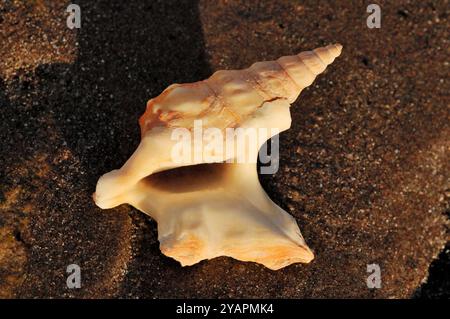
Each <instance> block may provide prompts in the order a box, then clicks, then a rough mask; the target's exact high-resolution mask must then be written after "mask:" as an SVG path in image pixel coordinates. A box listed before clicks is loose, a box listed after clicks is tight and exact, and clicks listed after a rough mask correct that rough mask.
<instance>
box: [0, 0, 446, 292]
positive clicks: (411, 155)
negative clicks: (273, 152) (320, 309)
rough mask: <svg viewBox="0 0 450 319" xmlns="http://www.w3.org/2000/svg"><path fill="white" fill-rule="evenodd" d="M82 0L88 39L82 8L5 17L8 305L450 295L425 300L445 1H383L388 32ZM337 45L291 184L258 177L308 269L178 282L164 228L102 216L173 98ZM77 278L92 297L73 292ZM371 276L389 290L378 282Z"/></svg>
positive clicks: (434, 246) (352, 23)
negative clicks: (222, 75) (288, 223)
mask: <svg viewBox="0 0 450 319" xmlns="http://www.w3.org/2000/svg"><path fill="white" fill-rule="evenodd" d="M76 3H78V4H79V5H80V7H81V10H82V12H81V17H82V26H81V29H79V30H76V29H74V30H70V29H69V28H67V26H66V18H67V15H68V14H67V13H66V7H67V5H68V4H69V3H68V2H67V3H64V2H57V1H35V2H29V3H28V2H27V4H24V3H20V2H1V4H0V43H1V44H2V45H1V46H0V56H2V59H1V60H0V76H1V80H0V107H1V112H0V117H1V130H0V139H1V140H2V143H1V144H0V154H1V156H0V160H1V161H0V178H1V181H2V188H1V193H0V200H1V202H0V210H1V211H0V298H1V297H3V298H10V297H83V298H92V297H125V298H137V297H139V298H150V297H157V298H159V297H170V298H173V297H180V298H183V297H212V298H215V297H283V298H303V297H307V298H324V297H337V298H340V297H356V298H381V297H411V296H413V295H414V294H416V296H417V295H420V296H424V297H430V296H445V295H446V294H447V296H448V291H446V290H445V289H448V288H445V287H448V286H449V285H448V276H444V275H441V277H439V275H437V276H438V278H442V280H441V281H439V280H438V281H437V282H436V281H435V280H434V279H433V278H435V277H436V276H434V277H433V276H431V277H430V279H433V280H434V281H433V280H431V282H430V284H433V285H437V286H439V285H440V284H442V281H445V280H447V281H446V283H444V284H442V285H441V286H440V288H439V287H438V288H436V289H433V288H427V289H425V290H424V292H423V293H422V294H421V293H420V292H419V293H417V291H418V288H419V287H420V286H421V284H422V283H423V281H424V280H425V279H426V278H427V277H428V269H429V266H430V264H431V262H432V261H433V259H434V258H435V257H437V256H438V254H439V253H440V252H441V251H442V250H443V247H444V245H445V243H446V242H447V241H448V240H449V233H448V216H446V214H445V212H446V209H448V204H449V201H450V163H449V161H448V158H449V157H450V139H449V136H450V124H449V123H450V109H449V105H450V103H449V102H450V99H449V95H448V92H449V90H450V87H449V84H448V47H449V43H448V39H449V38H450V37H449V25H448V21H447V17H448V8H447V5H446V4H445V1H444V2H438V3H434V2H433V3H428V2H422V1H416V2H415V3H412V2H409V1H397V2H395V4H394V3H392V2H389V3H387V2H386V3H384V2H383V3H381V8H382V25H381V28H380V29H369V28H368V27H367V25H366V18H367V16H368V13H366V5H363V4H361V5H353V4H350V3H347V2H346V1H340V2H338V3H335V2H333V3H331V2H330V3H328V4H327V3H318V2H317V1H302V2H297V1H276V2H275V1H273V2H269V1H255V2H252V5H251V6H250V5H249V4H248V2H247V4H245V1H200V3H198V2H197V1H184V2H183V3H179V2H178V1H152V2H148V3H146V2H143V1H134V0H133V1H127V2H124V1H118V0H113V1H111V0H109V1H81V0H80V1H77V2H76ZM335 42H339V43H342V44H343V46H344V51H343V54H342V56H341V57H340V58H339V59H337V60H336V62H335V63H333V65H331V66H330V67H329V68H328V70H327V72H325V74H323V75H321V76H320V77H319V78H318V79H317V80H316V82H315V83H314V85H312V86H311V87H309V88H308V89H306V90H305V91H304V92H302V94H301V96H300V98H299V99H298V101H297V102H296V103H295V104H294V105H293V108H292V117H293V125H292V128H291V129H290V130H289V131H287V132H285V133H283V134H282V135H281V137H280V144H281V145H280V148H281V162H280V169H279V171H278V172H277V173H276V174H275V175H274V176H261V182H262V184H263V186H264V188H265V189H266V191H267V192H268V193H269V195H270V196H271V197H272V198H273V199H274V200H275V202H276V203H277V204H279V205H281V206H282V207H283V208H284V209H286V210H288V211H289V212H290V213H291V214H292V215H293V216H295V217H296V219H297V221H298V223H299V225H300V228H301V229H302V233H303V235H304V237H305V238H306V240H307V242H308V244H309V246H310V247H311V248H312V249H313V250H314V252H315V255H316V259H315V260H314V261H313V262H312V263H311V264H309V265H301V264H297V265H292V266H290V267H287V268H285V269H282V270H279V271H270V270H268V269H266V268H264V267H263V266H261V265H258V264H253V263H243V262H238V261H235V260H232V259H230V258H226V257H221V258H217V259H214V260H210V261H204V262H201V263H200V264H197V265H195V266H192V267H185V268H181V267H180V266H179V264H178V263H177V262H175V261H174V260H172V259H170V258H167V257H165V256H163V255H162V254H161V253H160V251H159V248H158V242H157V240H156V237H157V233H156V224H155V222H154V221H153V220H151V219H150V218H149V217H146V216H145V215H143V214H142V213H140V212H138V211H136V210H135V209H133V208H131V207H130V206H121V207H118V208H116V209H112V210H108V211H102V210H101V209H99V208H97V207H96V206H95V205H94V203H93V201H92V199H91V194H92V193H93V191H94V189H95V183H96V181H97V179H98V177H99V176H100V175H101V174H103V173H105V172H107V171H110V170H111V169H114V168H117V167H119V166H120V165H121V164H122V163H123V162H124V161H125V160H126V159H127V158H128V157H129V155H130V154H131V153H132V152H133V151H134V149H135V147H136V146H137V144H138V142H139V127H138V125H137V119H138V116H139V115H140V114H142V112H143V111H144V109H145V104H146V101H147V100H148V99H149V98H150V97H153V96H155V95H157V94H159V93H160V92H161V91H162V90H163V89H164V88H165V87H166V86H168V85H170V84H172V83H175V82H178V83H182V82H192V81H197V80H201V79H203V78H206V77H208V76H209V75H210V74H211V73H212V72H213V71H214V70H217V69H231V68H243V67H246V66H248V65H250V64H252V63H253V62H255V61H260V60H267V59H275V58H278V57H280V56H283V55H288V54H293V53H298V52H300V51H304V50H308V49H313V48H316V47H319V46H322V45H326V44H329V43H335ZM446 254H448V253H443V254H442V256H443V257H442V258H447V259H448V257H445V256H446ZM74 263H75V264H78V265H79V266H80V267H81V270H82V288H81V289H68V288H67V287H66V277H67V273H66V267H67V266H68V265H70V264H74ZM373 263H375V264H378V265H379V266H380V268H381V274H382V287H381V288H380V289H368V288H367V285H366V278H367V276H368V273H367V265H368V264H373ZM441 264H442V265H443V266H441V267H447V270H446V271H444V272H442V268H440V269H438V271H440V272H441V273H443V274H445V273H448V265H449V264H448V261H447V262H445V261H443V262H442V263H441ZM438 265H439V264H438ZM438 268H439V267H438ZM432 269H433V267H432ZM433 282H434V283H433ZM442 287H444V288H442ZM430 289H431V290H430ZM442 289H444V291H443V290H442ZM433 291H437V293H436V295H433Z"/></svg>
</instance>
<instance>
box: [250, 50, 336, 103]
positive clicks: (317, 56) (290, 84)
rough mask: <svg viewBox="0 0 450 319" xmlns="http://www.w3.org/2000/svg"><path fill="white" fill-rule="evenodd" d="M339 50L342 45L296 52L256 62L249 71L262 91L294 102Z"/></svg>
mask: <svg viewBox="0 0 450 319" xmlns="http://www.w3.org/2000/svg"><path fill="white" fill-rule="evenodd" d="M341 51H342V45H340V44H331V45H328V46H326V47H321V48H317V49H314V50H312V51H304V52H301V53H299V54H297V55H290V56H284V57H281V58H279V59H278V60H276V61H266V62H257V63H255V64H253V65H252V66H251V67H250V68H249V71H250V72H252V73H254V74H256V75H257V76H258V78H259V81H258V83H260V85H261V87H262V90H264V91H267V92H270V94H271V95H273V97H280V96H282V97H284V98H286V99H288V101H289V103H293V102H294V101H295V100H296V99H297V97H298V95H299V94H300V92H301V91H302V90H303V89H304V88H306V87H308V86H310V85H311V84H312V83H313V82H314V79H315V78H316V76H317V75H319V74H320V73H322V72H323V71H325V69H326V67H327V66H328V65H329V64H331V63H332V62H333V61H334V59H335V58H337V57H338V56H339V55H340V54H341ZM273 97H272V98H273Z"/></svg>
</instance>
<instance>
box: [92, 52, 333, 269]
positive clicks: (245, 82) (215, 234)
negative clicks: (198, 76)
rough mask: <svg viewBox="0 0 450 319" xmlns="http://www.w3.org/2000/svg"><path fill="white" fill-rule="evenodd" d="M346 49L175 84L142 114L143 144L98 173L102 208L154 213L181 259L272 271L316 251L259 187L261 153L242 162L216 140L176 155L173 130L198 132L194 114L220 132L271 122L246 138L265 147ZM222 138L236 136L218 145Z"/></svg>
mask: <svg viewBox="0 0 450 319" xmlns="http://www.w3.org/2000/svg"><path fill="white" fill-rule="evenodd" d="M341 50H342V46H341V45H340V44H334V45H329V46H326V47H322V48H318V49H315V50H313V51H306V52H302V53H300V54H298V55H294V56H285V57H282V58H279V59H278V60H276V61H267V62H257V63H255V64H253V65H252V66H251V67H249V68H247V69H245V70H228V71H217V72H215V73H214V74H213V75H212V76H211V77H210V78H209V79H206V80H204V81H199V82H195V83H188V84H173V85H171V86H169V87H168V88H167V89H166V90H164V91H163V92H162V93H161V94H160V95H159V96H158V97H156V98H153V99H151V100H149V101H148V103H147V109H146V111H145V113H144V114H143V115H142V117H141V118H140V120H139V124H140V127H141V142H140V144H139V146H138V148H137V149H136V151H135V152H134V153H133V155H132V156H131V157H130V159H129V160H128V161H127V162H126V163H125V164H124V165H123V166H122V167H121V168H120V169H119V170H113V171H111V172H109V173H107V174H105V175H103V176H102V177H101V178H100V179H99V181H98V183H97V187H96V192H95V194H94V195H93V197H94V200H95V203H96V204H97V205H98V206H99V207H101V208H104V209H106V208H112V207H115V206H117V205H120V204H123V203H128V204H131V205H132V206H134V207H136V208H137V209H139V210H141V211H142V212H144V213H146V214H148V215H150V216H151V217H153V218H154V219H155V220H156V221H157V223H158V240H159V242H160V249H161V251H162V252H163V253H164V254H165V255H167V256H170V257H172V258H174V259H176V260H178V261H179V262H180V263H181V264H182V265H183V266H185V265H193V264H195V263H197V262H199V261H201V260H204V259H211V258H214V257H218V256H229V257H233V258H235V259H238V260H241V261H252V262H257V263H260V264H263V265H265V266H266V267H268V268H270V269H274V270H276V269H280V268H282V267H285V266H287V265H290V264H292V263H297V262H302V263H308V262H310V261H311V260H312V259H313V258H314V255H313V253H312V251H311V250H310V249H309V248H308V246H307V245H306V243H305V240H304V239H303V237H302V235H301V233H300V229H299V227H298V225H297V223H296V221H295V219H294V218H293V217H292V216H291V215H289V214H288V213H287V212H286V211H284V210H283V209H281V208H280V207H279V206H277V205H276V204H275V203H274V202H272V200H271V199H270V198H269V197H268V195H267V194H266V193H265V191H264V190H263V188H262V187H261V185H260V183H259V181H258V174H257V164H256V160H255V161H254V162H251V163H249V162H244V163H240V162H234V161H233V160H234V159H236V156H237V155H236V154H235V153H233V152H231V153H227V152H226V151H224V152H221V151H220V148H218V149H219V151H218V152H216V154H215V160H214V161H212V162H211V161H205V160H200V161H199V160H198V159H197V160H196V159H195V154H194V156H188V157H187V159H186V161H184V162H182V163H181V162H176V161H174V160H173V150H174V148H175V147H176V146H177V143H179V141H177V140H174V139H173V132H174V130H176V129H181V128H184V129H186V130H189V132H194V131H195V125H196V121H201V123H202V125H203V126H202V127H203V128H205V129H207V128H215V129H217V130H219V132H224V131H225V130H227V129H229V128H235V129H236V128H254V129H270V133H268V134H267V136H265V138H264V139H263V140H261V141H260V140H258V142H256V143H253V144H248V145H246V146H245V153H246V155H248V156H252V154H257V153H258V150H259V149H260V147H261V146H262V145H263V143H264V142H265V141H266V140H267V139H269V138H271V137H272V136H274V135H276V134H277V133H276V132H277V131H278V132H281V131H284V130H287V129H288V128H289V127H290V125H291V117H290V112H289V107H290V104H291V103H293V102H294V101H295V100H296V99H297V97H298V95H299V94H300V92H301V91H302V90H303V89H304V88H306V87H307V86H309V85H311V83H312V82H313V81H314V79H315V77H316V76H317V75H318V74H320V73H322V72H323V71H324V70H325V68H326V66H327V65H329V64H331V63H332V62H333V61H334V59H335V58H336V57H338V56H339V55H340V53H341ZM272 129H273V130H272ZM274 132H275V133H274ZM194 134H195V132H194ZM202 138H204V137H202ZM219 142H221V143H225V146H229V145H230V143H231V142H230V141H228V140H226V141H223V140H219V141H216V142H212V144H213V145H214V143H216V144H217V145H218V143H219ZM187 143H188V145H189V146H192V147H193V149H194V151H193V152H192V153H195V152H197V153H196V154H200V155H207V153H208V154H209V155H211V154H210V153H211V149H208V150H207V149H206V147H204V148H198V147H197V148H196V147H195V145H194V144H195V142H191V141H188V142H187ZM217 145H216V146H217ZM254 157H255V158H256V155H254Z"/></svg>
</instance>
